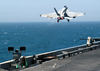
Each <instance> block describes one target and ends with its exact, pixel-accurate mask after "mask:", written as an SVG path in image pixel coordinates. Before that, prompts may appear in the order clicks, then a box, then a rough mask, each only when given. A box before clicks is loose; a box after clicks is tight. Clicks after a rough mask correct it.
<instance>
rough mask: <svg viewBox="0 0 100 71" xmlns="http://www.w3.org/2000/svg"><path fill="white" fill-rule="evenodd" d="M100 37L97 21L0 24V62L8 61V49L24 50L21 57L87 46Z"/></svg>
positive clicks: (9, 58)
mask: <svg viewBox="0 0 100 71" xmlns="http://www.w3.org/2000/svg"><path fill="white" fill-rule="evenodd" d="M88 36H90V37H100V22H98V21H95V22H59V23H54V22H8V23H7V22H6V23H0V63H1V62H4V61H8V60H11V59H12V58H13V56H12V54H11V53H8V47H14V49H19V48H20V47H26V52H25V53H22V55H24V56H30V55H35V54H40V53H45V52H49V51H54V50H59V49H63V48H69V47H73V46H78V45H82V44H86V42H87V41H86V40H80V39H86V38H87V37H88Z"/></svg>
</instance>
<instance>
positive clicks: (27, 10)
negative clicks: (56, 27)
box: [0, 0, 100, 22]
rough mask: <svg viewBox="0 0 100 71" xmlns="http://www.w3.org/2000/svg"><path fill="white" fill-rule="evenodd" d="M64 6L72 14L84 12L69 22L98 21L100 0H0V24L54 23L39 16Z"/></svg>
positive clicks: (99, 18) (99, 19)
mask: <svg viewBox="0 0 100 71" xmlns="http://www.w3.org/2000/svg"><path fill="white" fill-rule="evenodd" d="M65 5H66V6H67V7H68V8H69V10H70V11H72V12H86V15H85V16H81V17H77V18H75V19H72V20H71V21H100V0H0V22H56V19H54V20H52V19H48V18H44V17H40V14H45V13H52V12H54V9H53V8H54V7H55V8H56V9H57V10H60V9H62V8H63V6H65ZM65 21H66V20H65Z"/></svg>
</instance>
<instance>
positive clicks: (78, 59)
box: [0, 42, 100, 71]
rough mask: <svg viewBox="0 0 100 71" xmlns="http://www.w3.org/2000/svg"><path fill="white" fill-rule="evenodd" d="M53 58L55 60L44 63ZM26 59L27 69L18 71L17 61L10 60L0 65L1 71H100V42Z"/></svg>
mask: <svg viewBox="0 0 100 71" xmlns="http://www.w3.org/2000/svg"><path fill="white" fill-rule="evenodd" d="M51 56H53V57H55V58H54V59H52V60H49V61H47V60H46V61H44V59H45V58H47V57H51ZM26 59H27V61H28V64H29V66H28V67H27V68H21V69H16V63H15V60H10V61H5V62H2V63H0V71H100V42H97V43H94V45H91V46H88V45H81V46H76V47H71V48H67V49H61V50H56V51H51V52H47V53H42V54H37V55H35V57H33V56H27V57H26ZM34 59H35V61H36V62H35V63H33V62H34ZM40 61H42V62H40ZM41 63H42V64H41Z"/></svg>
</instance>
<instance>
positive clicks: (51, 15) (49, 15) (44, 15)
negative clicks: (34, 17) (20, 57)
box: [40, 13, 58, 18]
mask: <svg viewBox="0 0 100 71" xmlns="http://www.w3.org/2000/svg"><path fill="white" fill-rule="evenodd" d="M40 16H41V17H48V18H57V17H58V16H57V14H56V13H49V14H41V15H40Z"/></svg>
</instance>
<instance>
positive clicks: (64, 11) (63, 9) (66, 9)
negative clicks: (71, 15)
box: [61, 6, 69, 13]
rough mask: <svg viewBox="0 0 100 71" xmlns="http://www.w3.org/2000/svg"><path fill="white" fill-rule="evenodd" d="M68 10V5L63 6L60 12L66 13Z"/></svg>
mask: <svg viewBox="0 0 100 71" xmlns="http://www.w3.org/2000/svg"><path fill="white" fill-rule="evenodd" d="M66 12H69V10H68V7H67V6H64V8H62V10H61V13H66Z"/></svg>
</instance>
